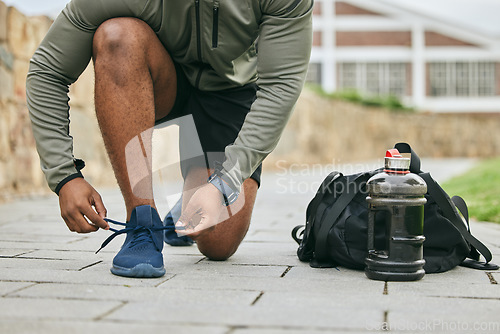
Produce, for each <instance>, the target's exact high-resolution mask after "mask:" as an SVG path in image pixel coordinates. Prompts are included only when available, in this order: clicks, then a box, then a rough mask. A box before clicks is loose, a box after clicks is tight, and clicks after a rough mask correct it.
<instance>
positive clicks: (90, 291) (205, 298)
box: [0, 283, 260, 307]
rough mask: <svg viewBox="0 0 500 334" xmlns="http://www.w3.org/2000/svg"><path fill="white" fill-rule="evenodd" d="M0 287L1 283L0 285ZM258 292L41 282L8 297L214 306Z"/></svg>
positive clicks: (252, 297)
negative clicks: (162, 302) (158, 302)
mask: <svg viewBox="0 0 500 334" xmlns="http://www.w3.org/2000/svg"><path fill="white" fill-rule="evenodd" d="M0 288H1V285H0ZM259 294H260V291H248V290H242V291H234V290H233V291H216V290H208V289H199V288H196V286H194V287H193V288H188V287H187V286H186V285H184V286H181V287H171V288H162V289H159V288H157V287H154V286H149V287H145V286H142V287H132V286H114V287H109V286H102V285H98V284H61V283H41V284H36V285H32V286H30V287H29V288H26V289H23V290H21V291H19V292H14V293H10V294H9V295H8V296H9V297H23V298H52V299H78V300H104V301H123V302H129V301H134V302H136V301H137V302H154V301H164V302H171V303H172V304H178V303H179V301H182V304H183V305H184V306H187V305H190V304H196V305H202V304H204V305H206V306H207V307H217V306H219V305H223V306H228V305H243V306H244V305H250V304H251V303H252V302H253V301H254V300H255V299H256V298H257V296H258V295H259Z"/></svg>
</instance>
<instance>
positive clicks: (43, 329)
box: [0, 320, 228, 334]
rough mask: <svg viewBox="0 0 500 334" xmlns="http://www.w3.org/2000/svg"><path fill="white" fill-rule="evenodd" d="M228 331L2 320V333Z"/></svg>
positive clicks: (184, 326) (224, 329)
mask: <svg viewBox="0 0 500 334" xmlns="http://www.w3.org/2000/svg"><path fill="white" fill-rule="evenodd" d="M227 331H228V328H227V327H224V326H191V325H188V324H177V325H171V324H165V323H161V324H154V323H147V324H144V323H141V324H134V323H130V322H123V321H120V322H108V321H97V322H90V321H67V320H59V321H54V320H48V321H47V320H39V321H32V320H30V321H22V322H19V321H18V320H0V333H9V334H19V333H26V334H32V333H37V334H67V333H72V334H89V333H106V334H124V333H153V332H155V333H175V334H191V333H198V332H202V333H207V334H224V333H226V332H227Z"/></svg>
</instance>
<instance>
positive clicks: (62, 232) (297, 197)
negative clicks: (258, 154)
mask: <svg viewBox="0 0 500 334" xmlns="http://www.w3.org/2000/svg"><path fill="white" fill-rule="evenodd" d="M450 162H451V161H450V160H447V163H446V164H444V163H443V161H435V160H432V161H431V160H427V161H425V160H424V162H423V164H424V167H426V168H425V169H426V170H430V171H431V172H432V173H433V175H435V176H436V178H437V179H438V180H439V181H442V180H444V179H446V178H447V177H448V176H449V175H450V173H451V174H456V173H459V172H461V171H464V170H466V169H467V168H469V167H470V166H471V164H472V163H473V162H471V161H470V160H456V161H455V160H453V161H452V162H453V163H450ZM443 166H451V167H453V170H449V169H448V168H447V169H445V170H443ZM358 167H362V166H361V165H359V166H358ZM327 172H328V170H322V169H321V168H315V169H309V170H307V169H303V168H299V167H297V168H292V169H287V170H286V171H285V170H284V169H283V170H280V171H278V172H276V173H267V174H266V173H264V174H265V175H264V178H263V185H262V188H261V191H260V192H259V195H258V199H257V203H256V208H255V213H254V216H253V220H252V226H251V228H250V231H249V232H248V236H247V238H246V239H245V241H244V242H243V244H242V245H241V247H240V249H239V251H238V252H237V253H236V255H234V256H233V257H232V258H231V259H230V260H229V261H227V262H212V261H208V260H207V259H206V258H204V257H203V256H202V255H200V253H199V252H198V251H197V249H196V247H195V246H193V247H187V248H186V247H184V248H174V247H169V246H166V247H165V249H164V252H163V253H164V257H165V264H166V268H167V274H166V275H165V276H164V277H162V278H159V279H142V280H141V279H127V278H123V277H117V276H114V275H112V274H111V273H110V271H109V267H110V263H111V261H112V258H113V256H114V255H115V253H116V252H117V250H118V249H119V247H120V246H121V244H122V241H123V238H122V237H118V238H116V240H115V241H113V242H112V243H111V244H110V245H109V246H108V247H107V248H105V249H104V250H102V251H101V252H100V253H99V254H97V255H96V254H94V252H95V251H96V250H97V249H98V248H99V246H100V244H101V242H102V241H103V240H104V239H105V238H106V237H107V236H108V235H109V232H106V231H100V232H98V233H95V234H92V235H77V234H72V233H70V232H69V231H68V230H67V228H66V226H65V225H64V223H63V222H62V220H61V219H60V217H59V209H58V203H57V198H56V197H55V196H51V197H47V198H40V199H35V200H33V199H30V200H19V201H16V202H13V203H8V204H4V205H1V206H0V227H1V232H0V333H9V334H10V333H72V334H77V333H107V334H112V333H120V334H123V333H139V332H140V333H148V332H149V331H150V330H155V331H158V332H160V331H161V333H226V334H247V333H272V334H281V333H287V334H289V333H291V334H293V333H313V334H314V333H329V332H339V333H344V332H349V333H366V332H371V331H377V330H387V329H390V330H391V331H392V332H401V333H403V332H405V333H410V332H436V333H440V332H449V333H456V332H471V333H499V332H500V318H499V311H500V286H499V285H498V284H497V282H500V272H491V273H490V272H483V271H475V270H470V269H465V268H462V267H458V268H456V269H454V270H451V271H449V272H447V273H443V274H434V275H426V276H425V277H424V278H423V279H422V280H421V281H418V282H404V283H394V282H389V283H387V284H386V283H384V282H378V281H372V280H369V279H367V278H366V277H365V275H364V273H363V272H358V271H353V270H347V269H344V268H339V269H313V268H310V267H309V265H308V264H304V263H301V262H299V261H298V259H297V257H296V254H295V252H296V249H297V245H296V244H295V242H294V241H293V240H292V239H291V237H290V230H291V229H292V228H293V227H294V226H295V225H297V224H302V223H303V221H304V211H305V207H306V206H307V203H308V201H309V200H310V199H311V197H312V194H313V193H314V191H315V190H316V189H315V188H316V187H317V183H318V182H320V181H321V180H322V178H323V176H324V174H326V173H327ZM311 184H313V185H311ZM102 193H103V196H104V199H105V203H106V205H107V207H108V211H109V214H108V215H109V217H111V218H116V219H117V220H119V219H122V218H123V215H124V213H123V212H124V211H123V210H124V209H123V203H122V201H121V198H120V196H119V193H118V191H117V190H106V191H103V192H102ZM472 231H473V233H474V234H475V235H476V236H477V237H478V238H479V239H480V240H482V241H484V242H485V243H486V244H487V246H488V247H490V249H491V250H492V252H493V254H494V262H495V260H496V262H499V261H500V226H499V225H494V224H489V223H473V224H472Z"/></svg>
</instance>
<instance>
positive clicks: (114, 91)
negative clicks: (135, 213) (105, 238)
mask: <svg viewBox="0 0 500 334" xmlns="http://www.w3.org/2000/svg"><path fill="white" fill-rule="evenodd" d="M93 59H94V68H95V106H96V114H97V119H98V121H99V126H100V128H101V132H102V136H103V139H104V143H105V145H106V149H107V152H108V155H109V158H110V161H111V165H112V166H113V170H114V172H115V176H116V179H117V181H118V184H119V186H120V189H121V191H122V194H123V197H124V200H125V205H126V207H127V220H128V219H130V215H131V212H132V210H133V209H134V208H135V207H137V206H139V205H151V206H153V207H154V200H153V190H152V178H151V170H150V169H151V135H152V129H153V127H154V122H155V119H160V118H163V117H165V116H166V115H167V114H168V113H169V112H170V110H171V109H172V106H173V105H174V102H175V96H176V90H177V87H176V85H177V84H176V80H177V79H176V74H175V68H174V65H173V62H172V60H171V58H170V56H169V54H168V52H167V51H166V50H165V48H164V47H163V45H162V44H161V43H160V41H159V40H158V38H157V36H156V35H155V33H154V32H153V30H152V29H151V28H150V27H149V26H148V25H147V24H146V23H145V22H143V21H141V20H138V19H133V18H116V19H111V20H108V21H106V22H104V23H103V24H102V25H101V26H100V27H99V29H98V30H97V32H96V34H95V36H94V44H93ZM131 140H135V141H136V142H137V143H138V145H137V148H138V149H137V150H136V151H137V152H136V153H137V154H136V156H137V160H135V159H134V160H135V161H137V162H140V163H138V164H137V165H131V161H130V160H129V161H128V164H129V166H127V161H126V153H125V151H126V146H127V144H128V143H129V142H131ZM139 144H140V145H139ZM134 153H135V152H134ZM133 162H134V161H132V163H133ZM144 162H146V163H144ZM130 173H135V175H146V177H141V181H140V182H139V183H138V184H137V185H136V186H135V187H134V189H132V186H131V182H130V178H129V174H130Z"/></svg>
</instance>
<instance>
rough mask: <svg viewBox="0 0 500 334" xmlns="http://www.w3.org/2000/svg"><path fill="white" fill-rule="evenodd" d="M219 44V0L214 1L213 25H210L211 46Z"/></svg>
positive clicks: (215, 46) (214, 46)
mask: <svg viewBox="0 0 500 334" xmlns="http://www.w3.org/2000/svg"><path fill="white" fill-rule="evenodd" d="M218 45H219V1H217V0H215V1H214V8H213V26H212V48H214V49H215V48H217V46H218Z"/></svg>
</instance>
